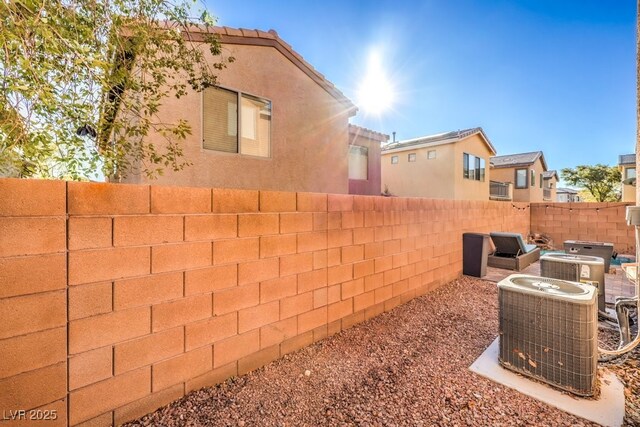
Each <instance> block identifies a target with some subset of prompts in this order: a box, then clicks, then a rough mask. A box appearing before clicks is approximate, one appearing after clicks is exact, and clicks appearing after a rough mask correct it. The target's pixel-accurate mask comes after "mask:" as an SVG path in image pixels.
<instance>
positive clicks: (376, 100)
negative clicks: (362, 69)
mask: <svg viewBox="0 0 640 427" xmlns="http://www.w3.org/2000/svg"><path fill="white" fill-rule="evenodd" d="M357 98H358V100H357V103H358V106H359V107H360V108H362V109H363V110H364V112H365V113H368V114H374V115H378V116H379V115H381V114H382V113H384V112H385V111H386V110H388V109H389V108H391V106H392V104H393V102H394V100H395V91H394V87H393V84H392V82H391V81H390V80H389V78H388V77H387V74H386V72H385V70H384V68H383V66H382V61H381V59H380V54H379V53H378V52H375V51H374V52H372V53H371V54H370V55H369V60H368V62H367V67H366V74H365V76H364V78H363V79H362V82H361V83H360V86H359V87H358V94H357Z"/></svg>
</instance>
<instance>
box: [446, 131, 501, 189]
mask: <svg viewBox="0 0 640 427" xmlns="http://www.w3.org/2000/svg"><path fill="white" fill-rule="evenodd" d="M453 147H454V148H455V153H456V154H455V159H454V161H453V164H454V166H455V174H454V191H455V196H454V198H455V199H461V200H489V159H490V158H491V155H492V154H493V153H492V152H491V151H490V150H489V147H487V144H485V143H484V141H483V140H482V137H481V136H480V135H478V134H476V135H472V136H470V137H468V138H466V139H463V140H462V141H460V142H457V143H455V144H453ZM464 153H467V154H472V155H474V156H476V157H480V158H483V159H484V164H485V172H484V181H477V180H472V179H466V178H464V173H463V169H464V168H463V164H462V155H463V154H464Z"/></svg>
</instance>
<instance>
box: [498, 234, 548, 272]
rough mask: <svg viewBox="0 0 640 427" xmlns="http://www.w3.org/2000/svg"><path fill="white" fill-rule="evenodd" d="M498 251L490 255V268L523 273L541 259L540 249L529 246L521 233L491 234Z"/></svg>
mask: <svg viewBox="0 0 640 427" xmlns="http://www.w3.org/2000/svg"><path fill="white" fill-rule="evenodd" d="M489 236H490V237H491V240H492V241H493V244H494V246H495V247H496V250H495V252H494V253H493V254H491V255H489V257H488V260H487V265H488V266H489V267H496V268H504V269H506V270H515V271H521V270H523V269H525V268H527V267H528V266H529V265H531V264H532V263H534V262H536V261H538V260H539V259H540V249H539V248H538V247H537V246H536V245H527V244H526V243H524V240H522V235H521V234H519V233H499V232H494V233H490V234H489Z"/></svg>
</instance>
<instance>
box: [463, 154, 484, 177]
mask: <svg viewBox="0 0 640 427" xmlns="http://www.w3.org/2000/svg"><path fill="white" fill-rule="evenodd" d="M462 176H463V177H464V178H466V179H473V180H475V181H484V177H485V163H484V159H483V158H481V157H476V156H474V155H472V154H467V153H463V154H462Z"/></svg>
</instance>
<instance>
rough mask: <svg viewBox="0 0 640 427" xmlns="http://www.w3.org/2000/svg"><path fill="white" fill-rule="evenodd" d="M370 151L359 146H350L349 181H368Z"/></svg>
mask: <svg viewBox="0 0 640 427" xmlns="http://www.w3.org/2000/svg"><path fill="white" fill-rule="evenodd" d="M368 171H369V149H368V148H367V147H361V146H359V145H351V146H349V179H368V177H369V175H368Z"/></svg>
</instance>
